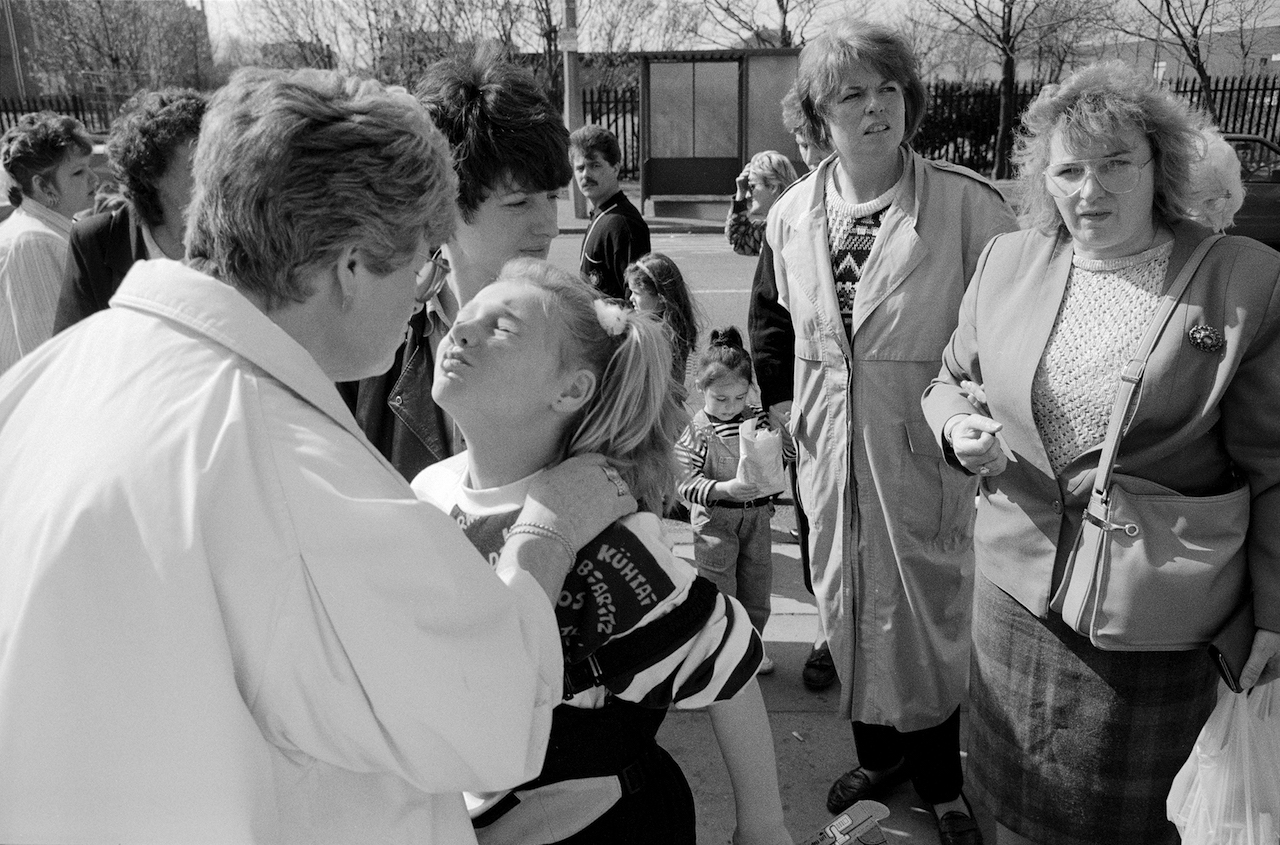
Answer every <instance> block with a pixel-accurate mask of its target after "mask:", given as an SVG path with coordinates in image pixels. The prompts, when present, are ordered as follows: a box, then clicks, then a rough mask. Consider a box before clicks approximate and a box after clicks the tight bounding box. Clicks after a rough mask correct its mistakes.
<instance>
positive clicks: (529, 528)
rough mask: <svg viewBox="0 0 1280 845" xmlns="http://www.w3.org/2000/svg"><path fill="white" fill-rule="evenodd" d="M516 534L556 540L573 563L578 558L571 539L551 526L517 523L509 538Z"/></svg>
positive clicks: (509, 533) (508, 532) (508, 534)
mask: <svg viewBox="0 0 1280 845" xmlns="http://www.w3.org/2000/svg"><path fill="white" fill-rule="evenodd" d="M515 534H529V535H531V536H533V537H542V538H544V539H547V540H555V541H556V542H558V543H559V544H560V545H561V546H563V547H564V550H565V551H566V552H567V553H568V555H569V561H570V562H571V563H572V562H573V560H574V559H576V558H577V557H578V550H577V549H575V548H574V547H573V544H572V543H570V542H569V538H567V537H565V536H564V535H563V534H561V533H560V532H559V531H557V530H555V529H554V528H552V527H551V526H549V525H543V524H542V523H540V522H517V523H516V524H515V525H513V526H511V529H510V530H509V531H507V536H508V537H510V536H512V535H515Z"/></svg>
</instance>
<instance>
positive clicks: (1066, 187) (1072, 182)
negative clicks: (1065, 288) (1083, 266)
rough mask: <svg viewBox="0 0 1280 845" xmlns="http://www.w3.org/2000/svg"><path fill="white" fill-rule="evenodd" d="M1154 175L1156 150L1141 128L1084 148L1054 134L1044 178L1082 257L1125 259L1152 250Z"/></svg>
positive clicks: (1154, 226) (1059, 133)
mask: <svg viewBox="0 0 1280 845" xmlns="http://www.w3.org/2000/svg"><path fill="white" fill-rule="evenodd" d="M1154 173H1155V166H1154V164H1153V162H1152V160H1151V145H1150V144H1149V143H1148V142H1147V139H1146V136H1145V135H1143V133H1142V132H1140V131H1139V130H1138V129H1137V128H1136V127H1133V126H1130V127H1127V128H1125V129H1123V130H1122V131H1120V132H1118V133H1116V134H1115V135H1114V136H1112V137H1110V138H1100V139H1098V140H1096V141H1093V142H1092V143H1090V144H1088V145H1086V146H1082V147H1075V146H1072V145H1069V144H1067V143H1066V142H1065V141H1064V140H1063V138H1062V133H1061V131H1058V132H1055V133H1054V136H1053V137H1052V138H1051V139H1050V143H1049V166H1048V167H1047V168H1046V169H1045V178H1046V180H1047V186H1048V187H1049V189H1050V193H1051V194H1053V195H1054V196H1053V201H1054V203H1055V204H1056V205H1057V207H1058V213H1059V214H1060V215H1062V222H1063V223H1065V224H1066V227H1067V231H1068V232H1070V233H1071V238H1072V240H1074V241H1075V250H1076V253H1077V254H1078V255H1080V256H1081V257H1082V258H1123V257H1125V256H1129V255H1136V254H1138V253H1140V252H1142V251H1144V250H1146V249H1148V248H1149V247H1150V246H1151V244H1152V241H1153V240H1154V238H1155V234H1156V225H1155V176H1154ZM1073 191H1074V192H1073ZM1058 194H1068V196H1058Z"/></svg>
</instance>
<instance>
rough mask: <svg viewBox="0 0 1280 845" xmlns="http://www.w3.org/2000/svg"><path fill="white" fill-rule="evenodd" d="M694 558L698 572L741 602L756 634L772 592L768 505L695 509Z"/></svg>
mask: <svg viewBox="0 0 1280 845" xmlns="http://www.w3.org/2000/svg"><path fill="white" fill-rule="evenodd" d="M689 510H690V522H691V523H692V525H693V558H694V560H695V561H696V562H697V564H698V574H699V575H701V576H702V577H704V578H706V579H707V580H709V581H711V583H713V584H715V585H716V587H718V588H719V590H720V592H722V593H724V594H725V595H727V596H733V597H734V598H736V599H737V600H738V601H740V602H741V603H742V606H743V607H745V608H746V610H747V616H748V617H749V618H750V619H751V624H752V626H753V627H754V628H755V629H756V632H757V633H759V634H760V635H761V636H763V635H764V625H765V623H766V622H768V621H769V595H770V593H771V592H772V590H773V533H772V528H770V525H769V519H770V517H772V516H773V511H774V506H773V505H771V504H770V505H761V506H760V507H755V508H722V507H717V506H716V505H711V506H709V507H704V506H702V505H694V506H693V507H691V508H690V509H689Z"/></svg>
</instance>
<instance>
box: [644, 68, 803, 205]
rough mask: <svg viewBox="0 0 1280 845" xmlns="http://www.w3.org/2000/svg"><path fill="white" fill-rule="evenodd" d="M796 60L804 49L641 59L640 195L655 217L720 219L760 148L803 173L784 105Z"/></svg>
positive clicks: (793, 75) (794, 76) (793, 77)
mask: <svg viewBox="0 0 1280 845" xmlns="http://www.w3.org/2000/svg"><path fill="white" fill-rule="evenodd" d="M799 55H800V50H799V48H784V49H761V50H696V51H693V50H691V51H685V50H682V51H673V52H649V53H640V54H638V56H639V58H640V61H641V73H640V195H641V200H642V201H643V200H652V202H653V213H654V214H655V215H657V216H660V217H662V216H670V217H693V218H700V219H705V220H714V219H719V218H723V217H724V216H725V211H726V200H727V199H728V197H729V196H730V195H732V194H733V192H734V179H735V178H736V177H737V175H738V174H739V173H740V172H741V171H742V167H743V165H744V164H745V163H746V162H747V161H748V160H749V159H750V158H751V156H752V155H754V154H755V153H757V152H760V151H762V150H778V151H779V152H781V153H783V154H784V155H786V156H787V157H788V158H790V159H792V162H793V163H794V164H795V166H796V172H797V173H804V172H805V166H804V163H803V162H801V161H800V160H799V150H797V149H796V144H795V139H794V138H793V137H792V136H791V133H789V132H788V131H787V130H786V128H785V127H784V126H783V124H782V105H781V103H782V97H783V95H784V94H786V93H787V90H788V89H789V88H790V87H791V84H792V82H794V81H795V78H796V67H797V65H798V62H799Z"/></svg>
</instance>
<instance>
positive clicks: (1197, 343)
mask: <svg viewBox="0 0 1280 845" xmlns="http://www.w3.org/2000/svg"><path fill="white" fill-rule="evenodd" d="M1187 340H1189V341H1191V345H1192V346H1194V347H1195V348H1196V349H1199V350H1200V351H1201V352H1217V351H1218V350H1219V349H1221V348H1222V347H1224V346H1226V345H1227V339H1226V338H1224V337H1223V336H1222V332H1220V331H1218V330H1217V329H1215V328H1214V327H1213V326H1192V327H1191V330H1190V331H1188V332H1187Z"/></svg>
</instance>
